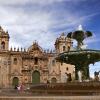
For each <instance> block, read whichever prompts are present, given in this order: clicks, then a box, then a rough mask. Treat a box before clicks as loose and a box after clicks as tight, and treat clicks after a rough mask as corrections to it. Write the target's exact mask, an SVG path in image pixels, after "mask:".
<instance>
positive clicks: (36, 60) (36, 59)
mask: <svg viewBox="0 0 100 100" xmlns="http://www.w3.org/2000/svg"><path fill="white" fill-rule="evenodd" d="M34 64H35V65H37V64H38V58H37V57H35V59H34Z"/></svg>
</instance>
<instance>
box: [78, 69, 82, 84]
mask: <svg viewBox="0 0 100 100" xmlns="http://www.w3.org/2000/svg"><path fill="white" fill-rule="evenodd" d="M78 80H79V82H82V72H81V71H78Z"/></svg>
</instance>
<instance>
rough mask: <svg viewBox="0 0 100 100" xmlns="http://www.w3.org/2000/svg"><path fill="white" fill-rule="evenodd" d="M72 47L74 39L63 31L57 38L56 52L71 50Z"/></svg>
mask: <svg viewBox="0 0 100 100" xmlns="http://www.w3.org/2000/svg"><path fill="white" fill-rule="evenodd" d="M71 47H72V40H71V39H70V38H67V37H66V36H65V34H64V33H62V34H61V36H60V37H59V38H57V39H56V42H55V49H56V53H62V52H65V51H70V50H71Z"/></svg>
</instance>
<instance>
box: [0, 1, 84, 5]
mask: <svg viewBox="0 0 100 100" xmlns="http://www.w3.org/2000/svg"><path fill="white" fill-rule="evenodd" d="M82 1H86V0H48V2H47V0H24V1H23V0H10V1H5V0H0V5H25V4H28V3H31V4H39V5H48V4H54V3H61V2H82Z"/></svg>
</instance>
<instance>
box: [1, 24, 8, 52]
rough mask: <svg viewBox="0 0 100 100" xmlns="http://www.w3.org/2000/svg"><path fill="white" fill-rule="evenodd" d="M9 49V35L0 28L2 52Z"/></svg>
mask: <svg viewBox="0 0 100 100" xmlns="http://www.w3.org/2000/svg"><path fill="white" fill-rule="evenodd" d="M8 49H9V34H8V32H5V31H4V30H3V29H2V27H1V26H0V50H4V51H5V50H8Z"/></svg>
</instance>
